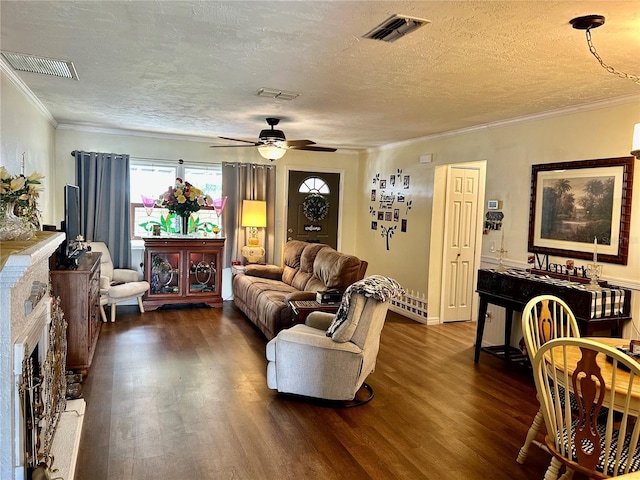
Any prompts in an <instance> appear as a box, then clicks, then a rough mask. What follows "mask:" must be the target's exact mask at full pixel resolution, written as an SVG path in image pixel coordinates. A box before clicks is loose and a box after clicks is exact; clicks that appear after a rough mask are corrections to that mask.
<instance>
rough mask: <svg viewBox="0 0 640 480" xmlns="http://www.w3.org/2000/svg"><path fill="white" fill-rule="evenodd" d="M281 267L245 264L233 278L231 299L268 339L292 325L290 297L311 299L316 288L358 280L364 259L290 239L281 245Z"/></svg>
mask: <svg viewBox="0 0 640 480" xmlns="http://www.w3.org/2000/svg"><path fill="white" fill-rule="evenodd" d="M283 257H284V267H278V266H276V265H247V266H246V268H245V273H244V275H236V276H235V277H234V278H233V302H234V303H235V305H236V306H237V307H238V308H239V309H240V310H242V311H243V312H244V314H245V315H246V316H247V317H248V318H249V320H251V321H252V322H253V323H254V324H255V325H256V326H257V327H258V328H259V329H260V331H262V333H264V335H265V336H266V337H267V339H269V340H270V339H272V338H273V337H275V336H276V335H277V334H278V332H279V331H280V330H282V329H283V328H287V327H289V326H291V308H290V307H289V300H312V299H315V297H316V292H317V291H319V290H327V289H330V288H335V289H338V290H341V291H343V290H345V289H346V288H347V287H348V286H349V285H351V284H352V283H353V282H356V281H358V280H361V279H362V278H363V277H364V274H365V272H366V270H367V262H365V261H363V260H360V259H359V258H358V257H355V256H353V255H346V254H344V253H340V252H338V251H336V250H334V249H333V248H331V247H330V246H328V245H325V244H322V243H306V242H301V241H297V240H292V241H289V242H287V243H286V245H285V247H284V255H283Z"/></svg>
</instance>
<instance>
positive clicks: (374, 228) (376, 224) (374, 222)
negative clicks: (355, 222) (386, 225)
mask: <svg viewBox="0 0 640 480" xmlns="http://www.w3.org/2000/svg"><path fill="white" fill-rule="evenodd" d="M377 229H378V222H376V221H373V222H371V230H377Z"/></svg>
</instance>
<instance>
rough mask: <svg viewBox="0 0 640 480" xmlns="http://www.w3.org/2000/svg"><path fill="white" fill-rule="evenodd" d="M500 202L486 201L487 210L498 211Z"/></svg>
mask: <svg viewBox="0 0 640 480" xmlns="http://www.w3.org/2000/svg"><path fill="white" fill-rule="evenodd" d="M501 203H502V202H501V201H500V200H488V201H487V209H489V210H498V209H499V208H500V204H501Z"/></svg>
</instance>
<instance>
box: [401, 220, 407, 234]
mask: <svg viewBox="0 0 640 480" xmlns="http://www.w3.org/2000/svg"><path fill="white" fill-rule="evenodd" d="M400 231H401V232H406V231H407V219H406V218H403V219H402V221H401V222H400Z"/></svg>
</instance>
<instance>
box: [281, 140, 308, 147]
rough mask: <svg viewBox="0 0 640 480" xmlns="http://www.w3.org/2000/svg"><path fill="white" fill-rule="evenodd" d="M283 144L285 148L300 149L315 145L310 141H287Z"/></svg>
mask: <svg viewBox="0 0 640 480" xmlns="http://www.w3.org/2000/svg"><path fill="white" fill-rule="evenodd" d="M284 143H285V145H286V146H287V147H292V148H300V147H304V146H306V145H315V143H316V142H312V141H311V140H287V141H286V142H284Z"/></svg>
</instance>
